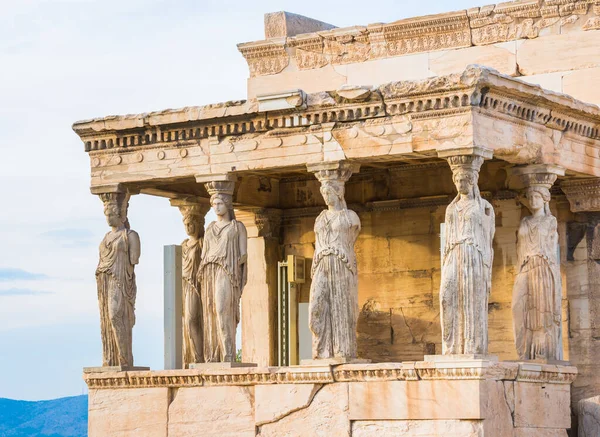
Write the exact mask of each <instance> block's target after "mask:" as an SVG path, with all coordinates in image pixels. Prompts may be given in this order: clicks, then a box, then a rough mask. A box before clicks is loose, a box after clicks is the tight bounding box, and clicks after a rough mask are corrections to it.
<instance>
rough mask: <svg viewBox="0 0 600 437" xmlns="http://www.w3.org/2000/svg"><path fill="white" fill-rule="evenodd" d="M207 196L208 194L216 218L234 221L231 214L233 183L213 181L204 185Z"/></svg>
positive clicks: (233, 215)
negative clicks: (227, 218)
mask: <svg viewBox="0 0 600 437" xmlns="http://www.w3.org/2000/svg"><path fill="white" fill-rule="evenodd" d="M205 186H206V190H207V191H208V194H210V205H211V206H212V208H213V210H214V211H215V214H217V216H218V217H226V216H227V215H229V219H231V220H233V219H235V214H234V212H233V190H234V188H235V182H233V181H214V182H207V183H206V184H205Z"/></svg>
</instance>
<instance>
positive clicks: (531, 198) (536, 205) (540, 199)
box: [525, 185, 551, 215]
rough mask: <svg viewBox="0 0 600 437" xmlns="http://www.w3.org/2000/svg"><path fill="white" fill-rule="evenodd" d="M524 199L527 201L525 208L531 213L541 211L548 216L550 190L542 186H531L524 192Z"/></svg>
mask: <svg viewBox="0 0 600 437" xmlns="http://www.w3.org/2000/svg"><path fill="white" fill-rule="evenodd" d="M525 198H526V199H527V205H526V206H527V208H528V209H529V210H530V211H531V212H532V213H536V212H537V211H539V210H541V209H543V210H544V212H545V214H546V215H548V214H549V211H550V199H551V195H550V190H549V189H548V188H546V187H545V186H542V185H532V186H531V187H528V188H527V189H526V190H525Z"/></svg>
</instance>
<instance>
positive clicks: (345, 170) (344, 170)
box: [306, 161, 360, 183]
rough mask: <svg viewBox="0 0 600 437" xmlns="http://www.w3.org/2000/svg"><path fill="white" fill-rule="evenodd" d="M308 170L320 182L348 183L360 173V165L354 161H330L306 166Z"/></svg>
mask: <svg viewBox="0 0 600 437" xmlns="http://www.w3.org/2000/svg"><path fill="white" fill-rule="evenodd" d="M306 170H307V171H308V172H310V173H314V174H315V176H316V177H317V179H318V180H319V182H321V183H322V182H324V181H334V180H335V181H339V182H347V181H348V179H350V176H352V174H353V173H358V172H359V170H360V164H358V163H355V162H352V161H328V162H317V163H314V164H306Z"/></svg>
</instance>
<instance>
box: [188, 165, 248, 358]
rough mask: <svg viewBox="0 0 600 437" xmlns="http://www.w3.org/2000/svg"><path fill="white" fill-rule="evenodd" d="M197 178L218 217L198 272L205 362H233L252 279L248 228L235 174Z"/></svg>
mask: <svg viewBox="0 0 600 437" xmlns="http://www.w3.org/2000/svg"><path fill="white" fill-rule="evenodd" d="M196 181H197V182H202V183H204V186H205V187H206V190H207V192H208V194H209V195H210V204H211V206H212V208H213V210H214V212H215V214H216V216H217V220H216V221H213V222H212V223H210V224H209V225H208V226H207V228H206V231H205V234H204V241H203V247H202V261H201V262H200V266H199V268H198V275H197V278H198V284H199V287H200V295H201V301H202V330H203V338H202V341H203V351H204V362H206V363H229V364H231V365H233V364H234V363H235V358H236V352H237V347H236V329H237V326H238V324H239V322H240V300H241V298H242V292H243V290H244V287H245V285H246V282H247V279H248V252H247V244H248V237H247V231H246V227H245V226H244V224H243V223H242V222H241V221H238V220H237V219H236V216H235V212H234V209H233V193H234V189H235V177H234V176H233V175H229V174H224V175H209V176H196Z"/></svg>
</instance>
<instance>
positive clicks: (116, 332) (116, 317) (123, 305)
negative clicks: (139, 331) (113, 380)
mask: <svg viewBox="0 0 600 437" xmlns="http://www.w3.org/2000/svg"><path fill="white" fill-rule="evenodd" d="M100 198H101V199H102V202H103V203H104V214H105V215H106V220H107V221H108V225H109V226H110V227H111V230H110V231H109V232H108V233H107V234H106V235H105V236H104V239H103V240H102V243H100V261H99V263H98V268H97V269H96V282H97V284H98V303H99V305H100V329H101V333H102V352H103V353H102V361H103V364H102V365H103V366H123V367H132V366H133V353H132V331H133V325H134V324H135V314H134V310H135V298H136V294H137V288H136V284H135V273H134V267H135V265H136V264H137V263H138V261H139V259H140V237H139V236H138V234H137V232H135V231H132V230H131V229H130V228H129V222H128V220H127V206H128V201H129V194H126V193H105V194H100Z"/></svg>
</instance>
